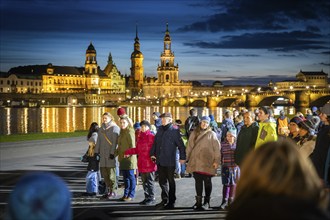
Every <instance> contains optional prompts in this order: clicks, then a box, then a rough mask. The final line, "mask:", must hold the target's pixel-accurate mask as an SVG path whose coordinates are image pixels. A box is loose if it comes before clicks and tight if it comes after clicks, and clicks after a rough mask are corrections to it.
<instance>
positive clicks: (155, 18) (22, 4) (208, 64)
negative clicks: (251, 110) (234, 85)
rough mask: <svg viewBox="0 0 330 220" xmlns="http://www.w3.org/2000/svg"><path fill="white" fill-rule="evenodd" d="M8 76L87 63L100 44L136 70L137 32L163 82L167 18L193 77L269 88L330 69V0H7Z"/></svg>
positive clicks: (101, 52)
mask: <svg viewBox="0 0 330 220" xmlns="http://www.w3.org/2000/svg"><path fill="white" fill-rule="evenodd" d="M0 8H1V34H0V37H1V42H0V49H1V53H0V59H1V60H0V70H1V71H8V70H9V69H10V68H11V67H16V66H23V65H42V64H47V63H52V64H53V65H60V66H83V65H84V61H85V52H86V49H87V47H88V45H89V43H90V42H92V43H93V45H94V46H95V49H96V51H97V61H98V64H99V66H100V67H101V69H104V68H105V66H106V63H107V57H108V55H109V53H110V52H111V54H112V57H113V60H114V62H115V64H116V65H117V67H118V69H119V70H120V71H121V73H122V74H130V65H131V61H130V55H131V53H132V52H133V43H134V38H135V27H136V23H137V24H138V33H139V39H140V44H141V52H142V53H143V54H144V69H145V75H146V76H157V71H156V69H157V65H158V64H159V62H160V53H161V52H162V50H163V37H164V32H165V29H166V22H168V23H169V31H170V34H171V37H172V50H173V51H174V53H175V56H176V59H175V62H176V63H178V64H179V71H180V72H179V74H180V75H179V76H180V78H181V79H183V80H221V81H223V82H224V83H225V84H226V82H228V83H229V81H227V80H234V81H236V82H237V80H238V81H246V82H249V83H256V82H259V81H260V82H261V81H262V80H263V79H270V78H273V79H275V80H276V79H285V78H286V77H294V76H295V74H296V73H297V72H299V70H300V69H302V70H303V71H321V70H322V69H323V71H324V72H326V73H330V2H329V1H328V0H317V1H314V0H313V1H311V0H290V1H288V0H268V1H264V0H232V1H230V0H192V1H186V0H167V1H162V0H140V1H137V0H132V1H128V0H104V1H101V0H93V1H85V0H65V1H64V0H57V1H53V0H29V1H26V0H2V1H1V3H0Z"/></svg>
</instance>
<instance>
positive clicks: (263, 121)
mask: <svg viewBox="0 0 330 220" xmlns="http://www.w3.org/2000/svg"><path fill="white" fill-rule="evenodd" d="M272 115H273V111H272V109H271V108H270V107H269V106H262V107H259V112H258V119H259V131H258V136H257V141H256V146H255V148H258V147H259V146H261V145H262V144H263V143H266V142H269V141H277V131H276V123H275V122H273V121H272V120H271V117H272Z"/></svg>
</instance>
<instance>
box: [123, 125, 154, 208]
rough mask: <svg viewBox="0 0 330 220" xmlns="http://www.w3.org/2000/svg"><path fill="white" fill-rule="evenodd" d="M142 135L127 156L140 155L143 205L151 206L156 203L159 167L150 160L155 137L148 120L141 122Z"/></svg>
mask: <svg viewBox="0 0 330 220" xmlns="http://www.w3.org/2000/svg"><path fill="white" fill-rule="evenodd" d="M140 125H141V133H140V135H139V137H138V138H137V143H136V148H130V149H127V150H126V151H125V155H132V154H137V155H138V170H139V173H140V174H141V179H142V186H143V190H144V198H145V199H144V200H143V201H142V202H140V204H141V205H151V204H153V203H154V201H155V187H154V181H155V171H156V170H157V165H156V164H155V162H153V161H152V160H151V159H150V156H149V152H150V149H151V147H152V144H153V143H154V138H155V135H154V134H153V133H152V132H151V131H150V127H151V125H150V123H149V122H148V121H146V120H143V121H141V122H140Z"/></svg>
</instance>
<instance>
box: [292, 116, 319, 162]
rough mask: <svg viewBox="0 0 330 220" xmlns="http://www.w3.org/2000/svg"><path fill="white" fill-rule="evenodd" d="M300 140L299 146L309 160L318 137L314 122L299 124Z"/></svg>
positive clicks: (306, 121) (307, 121)
mask: <svg viewBox="0 0 330 220" xmlns="http://www.w3.org/2000/svg"><path fill="white" fill-rule="evenodd" d="M298 127H299V136H300V140H299V141H298V143H297V145H298V146H299V150H300V152H301V153H302V154H303V155H304V157H305V158H308V157H309V156H310V155H311V154H312V153H313V151H314V148H315V143H316V136H315V135H314V134H315V126H314V124H313V122H312V121H310V120H305V121H301V122H300V123H299V124H298Z"/></svg>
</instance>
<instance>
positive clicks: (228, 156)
mask: <svg viewBox="0 0 330 220" xmlns="http://www.w3.org/2000/svg"><path fill="white" fill-rule="evenodd" d="M236 137H237V130H236V129H235V128H230V129H228V131H227V133H226V139H225V140H224V141H223V142H221V180H222V185H223V187H222V202H221V205H220V209H222V210H225V209H226V208H227V206H228V205H230V204H231V203H232V202H233V200H234V197H235V191H236V183H237V181H238V179H239V176H240V169H239V166H238V165H237V164H236V163H235V159H234V158H235V150H236Z"/></svg>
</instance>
